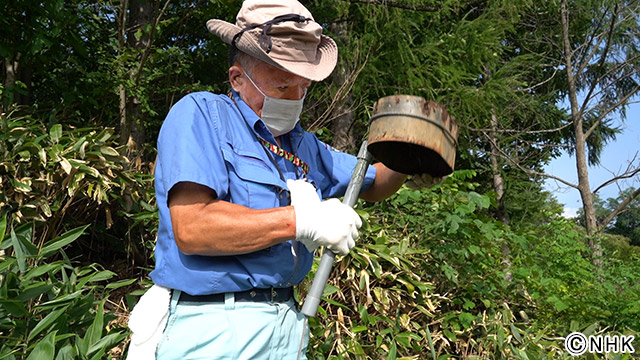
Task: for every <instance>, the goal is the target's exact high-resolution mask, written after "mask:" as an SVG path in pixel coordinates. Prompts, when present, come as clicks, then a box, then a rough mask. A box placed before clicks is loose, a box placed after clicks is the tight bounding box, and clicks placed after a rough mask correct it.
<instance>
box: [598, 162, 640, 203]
mask: <svg viewBox="0 0 640 360" xmlns="http://www.w3.org/2000/svg"><path fill="white" fill-rule="evenodd" d="M636 156H637V154H636ZM634 160H635V157H634ZM632 161H633V160H632ZM638 173H640V166H639V167H637V168H635V169H631V165H629V167H627V171H625V172H624V173H623V174H621V175H618V176H615V177H613V178H611V179H609V180H607V181H605V182H604V183H602V184H601V185H600V186H598V187H597V188H596V189H595V190H593V193H594V194H595V193H597V192H598V191H599V190H600V189H602V188H603V187H606V186H609V185H611V184H612V183H614V182H616V181H618V180H622V179H629V178H632V177H634V176H636V175H637V174H638Z"/></svg>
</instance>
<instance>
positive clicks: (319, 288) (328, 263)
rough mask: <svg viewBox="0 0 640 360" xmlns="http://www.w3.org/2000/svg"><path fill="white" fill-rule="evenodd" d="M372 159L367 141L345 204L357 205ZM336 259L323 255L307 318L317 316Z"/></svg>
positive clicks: (305, 309)
mask: <svg viewBox="0 0 640 360" xmlns="http://www.w3.org/2000/svg"><path fill="white" fill-rule="evenodd" d="M371 158H372V156H371V154H370V153H369V151H368V150H367V141H366V140H365V141H364V142H363V143H362V145H361V146H360V151H359V152H358V162H357V163H356V168H355V170H354V171H353V175H351V180H350V181H349V185H348V186H347V191H346V192H345V194H344V199H343V200H342V203H343V204H345V205H349V206H350V207H353V206H354V205H355V204H356V201H357V200H358V195H359V194H360V189H361V188H362V183H363V182H364V177H365V175H366V174H367V168H368V167H369V164H370V163H371ZM335 258H336V254H334V253H333V251H331V250H329V249H325V251H324V254H322V259H321V260H320V264H319V265H318V271H317V272H316V276H315V277H314V279H313V283H312V284H311V289H309V293H308V294H307V297H306V299H305V300H304V305H303V306H302V310H301V312H302V313H303V314H304V315H306V316H307V317H315V316H316V312H317V311H318V306H319V305H320V298H322V293H323V292H324V285H325V284H326V283H327V280H328V279H329V275H330V274H331V268H332V267H333V261H334V260H335Z"/></svg>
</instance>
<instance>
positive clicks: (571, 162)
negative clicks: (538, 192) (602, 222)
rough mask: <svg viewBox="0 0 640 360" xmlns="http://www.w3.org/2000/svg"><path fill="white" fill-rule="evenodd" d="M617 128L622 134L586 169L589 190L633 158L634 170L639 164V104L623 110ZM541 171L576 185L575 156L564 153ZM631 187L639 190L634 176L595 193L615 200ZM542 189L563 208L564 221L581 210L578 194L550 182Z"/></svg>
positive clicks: (574, 190) (639, 182)
mask: <svg viewBox="0 0 640 360" xmlns="http://www.w3.org/2000/svg"><path fill="white" fill-rule="evenodd" d="M617 125H618V126H619V127H621V129H622V133H621V134H618V135H617V136H616V139H615V140H614V141H612V142H610V143H609V144H607V145H606V146H605V148H604V149H603V150H602V154H601V157H600V159H601V161H600V165H598V166H596V167H589V184H590V185H591V190H594V189H595V188H597V187H598V186H600V185H601V184H602V183H604V182H605V181H607V180H609V179H611V178H612V177H613V176H614V175H612V174H620V173H621V172H623V171H624V169H626V167H627V166H628V164H629V162H631V161H633V159H634V156H636V155H637V157H636V159H635V162H634V164H636V166H637V165H639V164H640V104H632V105H630V107H629V108H628V109H627V118H626V120H625V121H624V122H621V121H620V120H618V121H617ZM545 171H546V172H547V173H548V174H551V175H555V176H557V177H559V178H562V179H564V180H567V181H569V182H571V183H574V184H577V183H578V175H577V173H576V171H577V170H576V159H575V156H569V155H568V154H566V153H565V154H563V155H562V156H561V157H559V158H557V159H554V160H553V161H551V163H550V164H549V165H547V166H546V167H545ZM631 186H634V187H636V188H638V187H639V186H640V175H636V176H635V178H633V179H629V180H624V181H619V182H618V184H612V185H609V186H607V187H605V188H603V189H601V190H599V191H598V194H599V195H600V198H601V199H604V200H606V199H608V198H610V197H611V198H615V197H617V196H618V194H619V192H620V190H624V189H627V188H629V187H631ZM545 188H546V189H547V190H548V191H550V192H551V193H552V194H553V195H554V196H555V197H556V199H557V200H558V202H559V203H561V204H563V205H564V216H565V217H574V216H575V215H576V212H577V211H578V209H579V208H581V207H582V201H581V200H580V193H579V192H578V190H576V189H574V188H571V187H569V186H566V185H564V184H562V183H560V182H558V181H556V180H553V179H547V180H546V181H545Z"/></svg>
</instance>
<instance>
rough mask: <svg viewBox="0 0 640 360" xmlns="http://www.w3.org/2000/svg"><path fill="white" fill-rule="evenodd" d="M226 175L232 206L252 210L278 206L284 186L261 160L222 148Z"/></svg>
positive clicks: (255, 156)
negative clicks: (227, 174)
mask: <svg viewBox="0 0 640 360" xmlns="http://www.w3.org/2000/svg"><path fill="white" fill-rule="evenodd" d="M222 155H223V157H224V160H225V162H226V164H227V170H228V172H229V197H230V201H231V202H232V203H234V204H239V205H244V206H248V207H250V208H252V209H268V208H274V207H278V206H279V201H278V196H279V194H280V193H281V192H282V188H283V186H284V183H283V182H282V181H281V180H280V178H279V177H278V175H277V173H276V172H275V171H274V170H273V169H271V167H270V166H269V164H267V163H266V162H265V161H264V160H263V159H261V158H260V157H259V156H257V155H256V154H255V153H252V152H250V151H243V150H240V149H234V148H231V147H229V148H224V147H223V148H222Z"/></svg>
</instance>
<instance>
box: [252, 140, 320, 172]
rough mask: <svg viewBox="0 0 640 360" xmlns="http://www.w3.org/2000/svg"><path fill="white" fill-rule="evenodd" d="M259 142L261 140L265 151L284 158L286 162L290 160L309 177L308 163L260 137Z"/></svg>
mask: <svg viewBox="0 0 640 360" xmlns="http://www.w3.org/2000/svg"><path fill="white" fill-rule="evenodd" d="M258 140H260V142H261V143H262V145H263V146H264V147H265V149H267V150H269V151H271V152H272V153H274V154H276V155H278V156H281V157H283V158H285V159H286V160H289V161H291V162H292V163H293V165H295V166H298V167H299V168H300V169H302V172H303V173H304V174H305V175H307V174H308V173H309V165H307V163H306V162H304V161H302V159H300V158H299V157H297V156H296V155H294V154H292V153H290V152H288V151H287V150H285V149H283V148H281V147H280V146H278V145H274V144H272V143H270V142H268V141H267V140H265V139H263V138H261V137H258Z"/></svg>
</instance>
